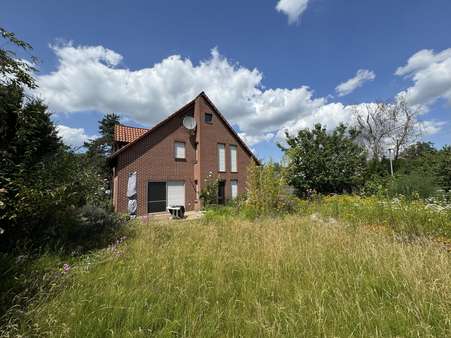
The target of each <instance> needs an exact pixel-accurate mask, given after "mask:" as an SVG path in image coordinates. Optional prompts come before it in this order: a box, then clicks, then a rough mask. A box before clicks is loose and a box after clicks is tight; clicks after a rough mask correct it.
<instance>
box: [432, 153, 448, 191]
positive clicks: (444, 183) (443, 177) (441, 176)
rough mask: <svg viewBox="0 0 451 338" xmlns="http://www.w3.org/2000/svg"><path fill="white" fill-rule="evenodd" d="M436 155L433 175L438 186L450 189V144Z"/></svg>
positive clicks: (446, 189)
mask: <svg viewBox="0 0 451 338" xmlns="http://www.w3.org/2000/svg"><path fill="white" fill-rule="evenodd" d="M437 155H438V156H437V157H438V158H437V161H436V163H435V166H434V172H435V175H436V176H437V178H438V181H439V184H440V187H441V188H443V189H444V190H445V191H451V146H450V145H448V146H445V147H443V148H442V149H441V150H440V151H439V152H438V153H437Z"/></svg>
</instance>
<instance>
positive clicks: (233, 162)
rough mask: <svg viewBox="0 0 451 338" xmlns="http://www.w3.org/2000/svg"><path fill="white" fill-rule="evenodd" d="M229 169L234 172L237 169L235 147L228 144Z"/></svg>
mask: <svg viewBox="0 0 451 338" xmlns="http://www.w3.org/2000/svg"><path fill="white" fill-rule="evenodd" d="M230 171H231V172H233V173H236V172H237V171H238V165H237V147H236V146H232V145H231V146H230Z"/></svg>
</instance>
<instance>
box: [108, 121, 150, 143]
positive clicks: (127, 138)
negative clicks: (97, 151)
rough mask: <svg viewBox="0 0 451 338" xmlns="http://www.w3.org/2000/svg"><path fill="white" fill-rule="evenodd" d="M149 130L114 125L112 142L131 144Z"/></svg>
mask: <svg viewBox="0 0 451 338" xmlns="http://www.w3.org/2000/svg"><path fill="white" fill-rule="evenodd" d="M148 130H149V129H147V128H137V127H130V126H124V125H122V124H116V125H115V126H114V138H113V139H114V141H117V142H127V143H129V142H133V141H134V140H136V139H138V138H140V137H141V136H142V135H144V134H145V133H146V132H147V131H148Z"/></svg>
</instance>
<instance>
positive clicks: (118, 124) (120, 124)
mask: <svg viewBox="0 0 451 338" xmlns="http://www.w3.org/2000/svg"><path fill="white" fill-rule="evenodd" d="M114 126H121V127H126V128H134V129H146V130H149V129H150V128H144V127H135V126H127V125H126V124H122V123H117V124H115V125H114Z"/></svg>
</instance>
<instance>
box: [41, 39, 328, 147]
mask: <svg viewBox="0 0 451 338" xmlns="http://www.w3.org/2000/svg"><path fill="white" fill-rule="evenodd" d="M52 48H53V50H54V51H55V53H56V55H57V57H58V62H59V63H58V67H57V69H56V71H54V72H52V73H50V74H47V75H42V76H39V77H38V82H39V88H38V89H37V92H38V94H39V95H40V96H41V97H42V98H43V99H44V100H45V102H46V103H47V104H48V105H49V107H50V109H51V110H53V111H55V112H57V113H58V112H65V113H73V112H82V111H99V112H104V113H106V112H120V113H122V115H123V116H124V117H125V118H130V119H132V120H134V121H137V122H139V123H142V124H144V125H146V126H149V127H150V126H152V125H154V124H155V123H157V122H159V121H160V120H162V119H163V118H164V117H166V116H167V115H168V114H169V113H171V112H173V111H175V110H176V109H177V108H179V107H181V106H182V105H183V104H185V103H186V102H188V101H189V100H191V99H192V98H193V97H194V96H195V95H197V94H198V93H199V92H201V91H203V90H204V91H205V92H206V93H207V95H209V96H210V97H211V99H212V100H213V101H214V102H215V104H216V105H217V106H218V107H219V109H220V110H221V111H222V112H223V113H224V115H225V116H226V117H227V119H229V120H230V122H232V124H234V125H238V126H239V129H240V131H241V132H243V133H244V135H246V138H247V139H248V140H250V143H251V144H252V143H254V142H256V140H258V139H262V136H261V135H266V134H269V133H274V132H278V131H279V130H280V129H281V128H284V127H285V126H286V125H291V124H293V123H294V122H296V121H298V120H300V119H303V118H306V117H308V116H310V115H312V114H314V113H315V112H316V111H317V110H318V109H319V108H321V107H323V106H324V105H326V104H327V99H326V98H314V94H313V91H312V90H311V89H310V88H309V87H307V86H301V87H299V88H294V89H287V88H275V89H263V86H262V83H261V81H262V77H263V75H262V74H261V73H260V72H259V71H258V70H257V69H248V68H245V67H243V66H240V65H239V64H233V63H231V62H229V61H228V60H227V59H226V58H225V57H223V56H221V55H220V54H219V52H218V51H217V50H216V49H213V50H212V52H211V56H210V58H208V59H207V60H204V61H202V62H200V63H199V64H197V65H195V64H193V63H192V62H191V61H190V60H189V59H183V58H182V57H181V56H179V55H174V56H169V57H167V58H165V59H163V60H162V61H161V62H159V63H157V64H155V65H153V66H152V67H150V68H144V69H139V70H129V69H126V68H121V67H119V66H118V65H119V63H120V61H121V60H122V57H121V56H120V55H119V54H117V53H115V52H113V51H111V50H108V49H106V48H103V47H99V46H98V47H75V46H73V45H72V44H67V45H60V46H53V47H52ZM263 139H264V138H263Z"/></svg>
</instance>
